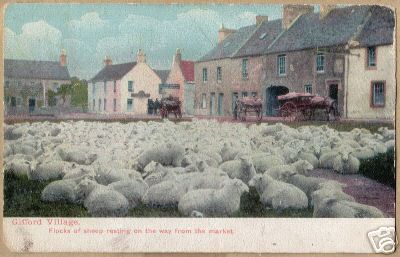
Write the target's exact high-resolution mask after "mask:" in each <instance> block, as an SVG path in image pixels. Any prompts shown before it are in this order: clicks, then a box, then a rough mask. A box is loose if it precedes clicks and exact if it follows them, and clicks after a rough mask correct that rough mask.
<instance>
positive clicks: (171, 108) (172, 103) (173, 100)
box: [160, 96, 182, 119]
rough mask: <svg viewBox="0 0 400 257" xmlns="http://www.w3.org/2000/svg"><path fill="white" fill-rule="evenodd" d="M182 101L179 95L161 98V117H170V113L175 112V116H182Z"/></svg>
mask: <svg viewBox="0 0 400 257" xmlns="http://www.w3.org/2000/svg"><path fill="white" fill-rule="evenodd" d="M181 105H182V103H181V101H180V100H179V98H178V97H173V96H168V97H166V98H162V99H161V103H160V115H161V118H162V119H163V118H168V116H169V114H170V113H173V114H175V118H182V111H181Z"/></svg>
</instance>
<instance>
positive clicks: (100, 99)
mask: <svg viewBox="0 0 400 257" xmlns="http://www.w3.org/2000/svg"><path fill="white" fill-rule="evenodd" d="M99 111H101V99H99Z"/></svg>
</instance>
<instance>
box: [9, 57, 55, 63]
mask: <svg viewBox="0 0 400 257" xmlns="http://www.w3.org/2000/svg"><path fill="white" fill-rule="evenodd" d="M4 61H22V62H52V63H60V62H59V61H49V60H28V59H12V58H4Z"/></svg>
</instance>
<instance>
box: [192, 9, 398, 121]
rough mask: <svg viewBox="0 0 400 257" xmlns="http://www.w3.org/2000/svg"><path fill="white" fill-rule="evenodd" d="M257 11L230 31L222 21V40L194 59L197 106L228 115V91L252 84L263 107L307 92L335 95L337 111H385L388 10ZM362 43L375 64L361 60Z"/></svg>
mask: <svg viewBox="0 0 400 257" xmlns="http://www.w3.org/2000/svg"><path fill="white" fill-rule="evenodd" d="M260 17H262V16H259V18H258V20H257V22H256V25H253V26H248V27H244V28H241V29H239V30H237V31H233V30H226V29H225V28H224V27H222V28H221V30H220V31H219V35H220V36H219V39H220V40H222V41H220V42H219V44H218V45H217V46H216V47H215V48H214V49H212V50H211V51H210V52H209V53H207V54H206V55H205V56H204V57H203V58H201V59H200V60H199V61H198V62H196V66H195V74H196V76H195V77H196V86H197V87H196V99H197V101H199V103H200V104H199V105H198V106H197V107H198V109H197V110H198V114H200V115H224V114H225V115H231V110H232V103H233V102H234V101H233V99H234V98H236V97H240V96H245V95H249V94H250V92H254V93H251V94H257V95H260V96H261V97H262V98H263V109H264V113H265V114H266V115H270V116H273V115H276V114H277V109H278V107H279V104H278V101H277V96H279V95H281V94H286V93H288V92H309V93H312V94H318V95H321V96H330V97H331V98H333V99H335V100H336V101H337V103H338V106H339V111H340V114H341V116H342V117H349V118H387V117H389V116H390V115H392V117H393V111H394V97H395V94H394V90H395V87H396V85H395V73H394V69H395V68H394V65H385V63H386V64H387V63H389V64H392V63H394V58H395V55H394V47H393V29H394V16H393V11H391V10H390V9H388V8H386V7H379V6H348V7H343V8H336V7H335V6H333V5H321V8H320V12H319V13H314V11H313V7H312V6H307V5H284V7H283V17H282V19H281V20H273V21H268V20H267V19H266V18H264V19H263V18H260ZM257 24H259V25H257ZM221 34H222V35H221ZM263 38H265V39H264V40H261V39H263ZM371 47H372V48H374V49H375V51H373V49H372V48H371ZM366 49H367V50H366ZM368 49H369V50H368ZM368 51H369V54H370V56H372V58H375V59H374V60H375V61H376V62H378V61H379V62H380V66H379V65H376V66H373V67H372V68H371V67H368V68H365V65H361V64H363V63H365V62H366V61H365V56H366V53H367V52H368ZM378 51H379V52H381V53H382V56H381V57H380V56H379V55H378V54H377V53H378ZM362 56H364V58H363V57H362ZM379 59H380V60H379ZM360 69H361V71H360ZM214 71H215V73H213V72H214ZM210 74H211V75H210ZM214 74H215V75H214ZM247 74H248V75H247ZM204 78H205V79H204ZM208 78H209V79H208ZM361 81H363V82H362V83H361ZM360 83H361V84H360ZM366 84H368V86H366ZM360 90H361V92H362V93H361V92H360ZM369 92H373V93H374V92H375V93H374V94H376V95H378V96H377V97H375V96H374V95H372V96H370V94H371V93H369ZM360 93H361V94H360ZM226 95H228V98H225V97H224V96H226ZM360 95H363V97H360ZM217 96H218V100H215V98H216V97H217ZM372 98H374V99H372ZM376 98H377V99H378V100H376ZM383 98H384V100H382V99H383ZM220 99H223V100H221V101H220ZM365 99H372V100H371V101H372V102H373V101H375V102H378V103H377V104H374V103H372V104H370V102H371V101H366V100H365ZM360 101H364V102H363V103H362V104H360ZM216 102H217V104H215V103H216ZM221 102H223V104H221ZM383 102H384V103H383ZM221 106H223V107H221ZM360 108H362V109H360ZM389 114H390V115H389Z"/></svg>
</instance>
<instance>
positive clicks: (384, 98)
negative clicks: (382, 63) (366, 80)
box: [370, 80, 386, 108]
mask: <svg viewBox="0 0 400 257" xmlns="http://www.w3.org/2000/svg"><path fill="white" fill-rule="evenodd" d="M378 83H380V84H382V86H383V89H382V91H383V92H382V94H383V103H382V104H376V103H375V102H374V100H375V98H374V94H375V85H376V84H378ZM370 87H371V88H370V89H371V90H370V107H371V108H384V107H385V105H386V81H385V80H372V81H371V85H370Z"/></svg>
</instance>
